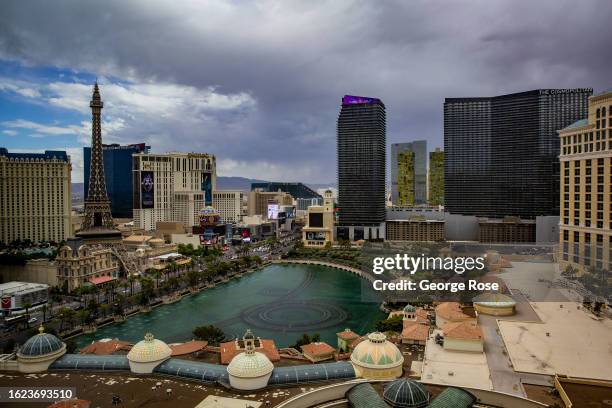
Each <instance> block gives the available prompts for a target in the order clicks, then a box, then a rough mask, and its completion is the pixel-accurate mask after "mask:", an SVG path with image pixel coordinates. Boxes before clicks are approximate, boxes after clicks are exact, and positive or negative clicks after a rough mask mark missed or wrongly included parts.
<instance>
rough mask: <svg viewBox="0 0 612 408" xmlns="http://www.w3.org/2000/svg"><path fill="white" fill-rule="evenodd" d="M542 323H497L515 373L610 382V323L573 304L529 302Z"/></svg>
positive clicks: (611, 356)
mask: <svg viewBox="0 0 612 408" xmlns="http://www.w3.org/2000/svg"><path fill="white" fill-rule="evenodd" d="M532 306H533V308H534V310H535V311H536V313H537V314H538V315H539V317H540V319H541V320H542V323H529V322H519V321H507V320H503V321H499V322H498V325H499V329H500V333H501V336H502V338H503V340H504V343H505V346H506V349H507V350H508V353H509V356H510V360H511V361H512V364H513V366H514V369H515V370H516V371H521V372H527V373H536V374H548V375H554V374H565V375H569V376H572V377H582V378H596V379H604V380H612V370H611V369H610V367H612V322H611V321H610V320H609V319H602V320H599V319H597V318H595V316H593V315H592V314H591V313H589V312H587V311H585V310H584V309H583V308H582V306H581V304H579V303H574V302H533V303H532Z"/></svg>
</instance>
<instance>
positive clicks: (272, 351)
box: [219, 337, 280, 364]
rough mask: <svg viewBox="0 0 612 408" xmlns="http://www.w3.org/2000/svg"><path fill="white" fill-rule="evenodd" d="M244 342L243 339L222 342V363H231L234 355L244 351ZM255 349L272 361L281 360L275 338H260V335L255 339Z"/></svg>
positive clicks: (220, 350) (220, 349)
mask: <svg viewBox="0 0 612 408" xmlns="http://www.w3.org/2000/svg"><path fill="white" fill-rule="evenodd" d="M243 343H244V342H243V340H242V339H240V340H234V341H228V342H226V343H221V345H220V346H219V352H220V353H221V354H220V359H221V364H229V363H230V361H232V358H234V356H236V355H238V354H240V353H242V352H243V351H244V350H245V349H244V344H243ZM255 351H258V352H260V353H263V354H265V355H266V357H268V358H269V359H270V361H280V354H278V349H277V348H276V344H275V343H274V340H268V339H260V338H259V337H258V338H257V339H255Z"/></svg>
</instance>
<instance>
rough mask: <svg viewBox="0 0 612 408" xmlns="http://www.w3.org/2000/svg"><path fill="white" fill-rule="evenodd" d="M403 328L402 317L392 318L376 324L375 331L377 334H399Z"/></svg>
mask: <svg viewBox="0 0 612 408" xmlns="http://www.w3.org/2000/svg"><path fill="white" fill-rule="evenodd" d="M403 328H404V322H403V317H402V316H394V317H392V318H390V319H385V320H381V321H379V322H378V323H376V330H378V331H379V332H388V331H394V332H401V331H402V330H403Z"/></svg>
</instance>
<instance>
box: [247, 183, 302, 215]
mask: <svg viewBox="0 0 612 408" xmlns="http://www.w3.org/2000/svg"><path fill="white" fill-rule="evenodd" d="M269 205H277V206H279V207H280V206H283V205H293V197H292V196H291V194H289V193H285V192H283V191H280V190H278V191H264V190H262V189H259V188H256V189H254V190H252V191H249V194H248V203H247V215H248V216H253V215H261V216H263V217H265V218H266V219H272V217H273V216H271V215H270V214H269V213H268V210H269ZM277 211H278V207H277Z"/></svg>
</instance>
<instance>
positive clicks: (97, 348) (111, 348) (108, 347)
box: [80, 339, 132, 356]
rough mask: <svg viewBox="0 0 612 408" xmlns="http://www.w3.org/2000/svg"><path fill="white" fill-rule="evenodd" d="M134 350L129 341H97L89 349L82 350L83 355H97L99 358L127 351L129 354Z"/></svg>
mask: <svg viewBox="0 0 612 408" xmlns="http://www.w3.org/2000/svg"><path fill="white" fill-rule="evenodd" d="M131 348H132V345H131V344H130V343H128V342H127V341H121V340H118V339H113V340H109V341H96V342H95V343H91V344H90V345H89V346H87V347H83V348H82V349H81V351H80V352H81V354H95V355H98V356H106V355H109V354H114V353H117V352H121V351H125V352H128V351H130V349H131Z"/></svg>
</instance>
